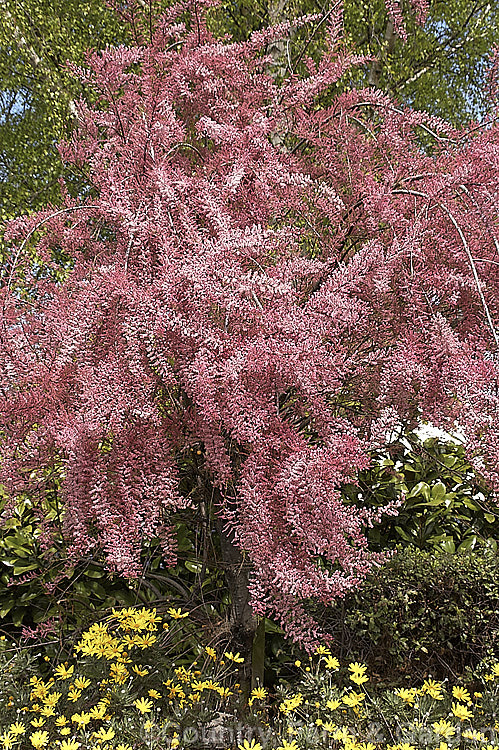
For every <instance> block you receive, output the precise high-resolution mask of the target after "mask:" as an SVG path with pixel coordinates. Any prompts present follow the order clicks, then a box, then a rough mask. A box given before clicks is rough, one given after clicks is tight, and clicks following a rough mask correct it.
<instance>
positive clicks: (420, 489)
mask: <svg viewBox="0 0 499 750" xmlns="http://www.w3.org/2000/svg"><path fill="white" fill-rule="evenodd" d="M417 495H423V497H424V499H425V500H429V499H430V488H429V486H428V485H427V484H426V482H418V483H417V484H416V485H414V487H413V488H412V490H411V491H410V492H409V494H408V495H407V497H408V498H410V497H416V496H417Z"/></svg>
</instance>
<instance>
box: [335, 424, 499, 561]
mask: <svg viewBox="0 0 499 750" xmlns="http://www.w3.org/2000/svg"><path fill="white" fill-rule="evenodd" d="M343 497H344V499H345V501H346V502H347V503H354V504H356V505H367V506H368V507H371V508H372V507H381V506H383V505H386V504H387V503H388V502H390V501H396V500H402V499H403V502H402V503H401V505H400V508H399V514H398V515H397V516H385V517H384V518H382V519H381V522H380V523H379V524H376V526H374V527H373V528H372V529H369V530H368V532H367V534H368V540H369V544H370V547H371V548H372V549H373V550H376V551H384V550H386V549H393V548H394V547H395V546H396V545H400V544H402V545H404V546H405V545H413V546H416V547H419V548H421V549H444V550H445V551H447V552H454V551H455V550H456V549H458V550H460V551H462V550H466V549H475V548H476V547H478V546H480V545H483V544H487V545H488V546H492V547H494V549H496V548H497V542H496V540H497V539H499V514H498V510H497V503H496V502H495V500H494V498H493V493H492V492H491V491H490V490H489V489H487V487H486V485H485V483H484V482H483V481H482V479H481V478H480V476H478V475H477V473H476V472H475V471H474V470H473V469H472V467H471V465H470V463H469V461H468V460H467V458H466V456H465V448H464V446H463V445H458V444H456V443H451V442H442V441H441V440H438V439H436V438H429V439H427V440H420V439H419V437H418V436H417V435H415V434H414V433H406V434H404V435H402V436H401V437H400V438H399V439H398V440H395V441H394V442H393V443H391V444H390V446H389V454H388V455H387V454H383V455H381V454H379V455H375V456H373V464H372V466H371V467H370V468H369V469H367V470H365V471H362V472H360V474H359V477H358V484H348V485H345V486H344V487H343Z"/></svg>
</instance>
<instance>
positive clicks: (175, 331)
mask: <svg viewBox="0 0 499 750" xmlns="http://www.w3.org/2000/svg"><path fill="white" fill-rule="evenodd" d="M177 10H178V9H172V10H171V11H170V12H169V13H167V14H166V15H165V16H164V17H163V18H162V20H161V22H160V23H159V24H158V25H157V28H156V30H155V32H154V36H153V39H152V42H151V43H150V44H144V45H143V46H138V47H135V48H124V47H118V48H116V49H108V50H107V51H105V52H104V53H100V54H93V55H90V56H89V58H88V68H87V69H85V70H83V69H82V70H78V71H76V72H77V73H78V75H79V76H80V77H81V78H82V80H83V81H84V83H85V85H86V86H88V87H91V89H92V91H93V92H94V99H93V101H94V103H93V104H92V105H90V104H89V103H87V102H85V101H81V102H80V104H79V128H78V131H77V132H76V134H75V136H74V138H73V139H72V141H71V142H70V143H67V144H64V145H63V146H62V147H61V153H62V155H63V157H64V158H65V159H66V160H67V161H68V162H69V163H71V164H73V165H74V168H78V169H83V170H85V172H86V174H87V177H88V182H89V190H88V195H87V196H86V197H80V198H79V199H77V200H76V199H74V198H71V197H70V196H69V195H66V199H65V200H66V202H65V205H64V207H63V208H60V209H57V210H56V209H54V208H48V209H47V210H46V211H45V212H44V213H42V214H39V215H37V216H35V217H29V218H22V219H19V220H17V221H16V222H14V223H13V224H12V225H11V227H10V229H9V237H10V239H11V241H12V243H13V244H14V246H15V248H17V249H16V250H15V254H14V256H13V261H12V265H11V267H10V269H9V270H8V274H7V276H6V283H5V285H4V287H3V289H2V310H3V314H2V326H1V345H0V357H1V368H0V372H1V375H0V377H1V386H2V391H1V399H0V420H1V430H2V435H3V440H2V446H1V481H2V482H4V483H5V484H6V486H7V487H8V489H9V492H10V495H11V498H12V499H13V500H15V498H16V497H17V496H18V495H19V494H20V493H22V492H24V491H26V490H27V489H29V491H30V493H31V494H32V495H33V493H36V492H38V493H40V494H42V495H43V492H44V491H45V490H46V487H47V483H48V482H49V481H50V473H49V472H47V468H50V467H55V466H57V467H60V469H61V471H62V476H63V481H62V488H61V491H62V499H63V502H64V507H65V516H64V522H65V526H66V531H67V533H68V534H69V535H70V537H71V539H72V547H71V549H70V551H71V553H72V554H73V555H82V554H86V553H87V552H88V551H89V550H92V549H95V548H102V549H103V550H104V553H105V556H106V558H107V562H108V565H109V566H110V568H111V569H115V570H117V571H119V572H122V573H124V574H126V575H134V574H136V573H137V572H138V570H139V568H138V560H139V552H140V547H141V543H142V540H143V539H144V538H146V539H147V538H150V537H151V536H153V535H156V536H160V537H161V538H162V543H163V549H164V554H165V558H166V560H167V561H168V562H170V563H173V561H174V559H175V539H174V534H173V530H172V524H171V519H172V517H173V515H174V514H175V511H176V510H178V509H179V508H192V509H195V508H196V507H197V508H199V507H202V508H203V512H205V513H208V514H209V515H211V514H213V525H214V528H216V529H217V532H218V534H219V538H220V547H221V551H222V555H223V557H224V560H225V562H226V564H227V566H228V583H229V587H230V590H231V594H232V600H233V609H234V617H235V619H236V620H237V621H238V624H239V625H240V627H241V628H242V629H243V631H244V632H247V633H249V634H251V635H252V633H253V630H254V621H253V620H252V619H251V618H252V611H253V612H255V613H257V614H260V615H263V614H269V615H272V616H274V617H276V618H277V619H278V620H279V621H280V622H281V623H282V625H283V626H284V628H285V629H286V631H287V633H288V634H290V635H291V636H292V637H294V638H295V639H297V640H299V641H301V642H302V643H304V644H305V645H309V644H311V643H312V642H313V641H314V638H316V636H317V629H316V628H315V625H314V624H313V622H312V621H311V620H310V619H309V618H308V616H307V614H306V611H305V608H304V603H306V601H307V600H308V599H311V598H317V599H319V600H320V601H322V602H325V603H327V602H330V601H331V600H332V598H333V597H336V596H341V595H342V594H343V593H344V592H345V591H346V590H348V589H349V588H350V587H352V586H355V585H357V584H358V582H359V581H360V580H361V578H362V577H363V576H364V574H365V573H366V571H368V570H369V568H370V567H371V566H372V564H373V562H375V561H376V558H373V556H371V555H369V553H368V551H367V548H366V541H365V538H364V536H363V534H362V529H363V527H365V525H368V524H371V523H373V522H375V520H376V518H375V517H374V515H373V514H370V512H369V511H368V510H359V509H355V508H352V507H347V506H345V505H343V504H342V502H341V500H340V493H339V488H340V487H341V485H342V483H344V482H346V481H351V480H352V479H353V478H354V477H355V474H356V472H357V471H358V470H360V469H362V468H363V467H366V466H367V465H368V464H369V455H370V451H371V450H373V449H379V447H380V446H382V445H383V444H384V443H385V442H386V441H387V440H388V439H389V433H390V430H391V429H392V428H393V427H394V426H395V425H398V424H401V423H403V424H407V425H409V426H411V425H412V426H414V425H416V424H417V423H418V422H419V421H420V420H421V419H427V420H431V421H432V422H433V423H434V424H436V425H438V426H440V427H442V428H449V427H450V426H452V425H453V424H454V423H455V421H456V420H457V421H458V423H459V427H460V429H461V431H462V432H463V433H464V434H465V435H466V438H467V441H468V448H469V452H470V456H471V457H472V458H473V459H474V461H475V465H476V466H477V467H479V469H480V470H481V471H482V472H483V474H484V475H485V476H487V478H488V479H489V481H490V482H492V483H494V484H497V482H498V480H499V472H498V469H497V452H498V445H499V428H498V425H499V422H498V419H497V417H498V397H497V374H498V364H497V359H496V350H497V343H498V340H497V333H496V331H495V327H494V321H495V320H497V315H498V310H497V305H498V299H499V298H498V294H497V292H498V287H499V258H498V257H497V250H498V248H499V245H498V232H497V208H498V206H497V200H498V187H499V161H498V159H497V153H498V148H499V132H498V130H497V127H496V126H495V125H494V124H493V123H483V124H482V126H480V127H479V126H474V127H470V128H468V129H467V130H462V131H457V130H454V129H452V128H451V127H450V126H448V125H446V123H444V122H442V121H439V120H437V119H435V118H431V117H429V116H425V115H424V114H421V113H414V112H412V111H410V110H407V109H404V110H401V109H399V108H398V107H397V106H396V104H394V103H393V101H391V100H390V99H389V98H387V97H386V96H384V95H381V94H380V93H379V92H374V91H373V90H371V89H366V90H362V91H349V92H346V93H343V94H341V95H340V96H338V97H336V98H334V97H333V98H331V96H330V95H329V92H330V87H332V86H334V84H335V82H336V81H338V80H339V78H340V77H341V76H342V74H343V73H344V72H345V71H346V70H348V69H349V68H350V67H351V66H352V65H354V64H363V63H364V62H366V61H365V60H364V59H362V58H355V57H352V56H351V55H348V54H347V53H346V52H344V51H343V50H342V48H341V45H340V44H339V42H338V34H337V29H338V26H339V22H340V19H339V17H337V18H335V19H333V21H332V24H331V29H330V46H329V51H328V52H327V54H325V55H324V56H323V58H322V59H321V61H320V62H319V63H318V64H315V63H314V62H313V61H312V60H310V59H306V57H305V55H303V56H302V60H300V63H304V66H305V67H304V70H300V69H298V70H297V72H289V74H288V75H287V76H286V77H285V79H284V81H283V82H282V83H276V81H275V80H273V78H272V76H271V75H270V74H269V72H268V71H269V60H268V58H266V57H265V56H264V55H262V52H261V51H262V49H263V48H264V47H265V44H266V43H268V42H269V41H270V40H271V39H272V38H279V37H282V35H283V33H284V32H285V31H286V29H285V28H284V27H283V26H281V27H279V28H277V29H275V30H273V31H266V32H258V33H254V34H253V35H252V36H251V38H250V39H249V41H248V42H245V43H240V44H233V43H231V42H230V41H227V40H223V41H218V40H216V39H213V38H211V37H210V35H209V33H208V32H207V30H206V28H205V26H204V23H203V19H202V18H200V17H199V16H198V15H197V11H196V8H195V6H194V9H193V11H192V28H186V26H185V25H184V24H183V23H180V22H178V21H177V20H176V13H177ZM326 94H328V101H329V102H330V103H329V104H327V105H323V106H321V102H323V101H324V97H325V95H326ZM28 250H29V252H28ZM33 253H34V255H33ZM17 278H19V279H22V280H23V284H24V288H21V284H20V283H16V279H17ZM61 278H62V280H61ZM26 280H28V281H29V283H28V285H27V287H26V283H27V282H26ZM186 467H188V469H187V468H186ZM383 510H384V511H385V512H396V509H395V508H392V507H386V508H384V509H383ZM241 554H244V559H242V557H241ZM243 563H246V565H243ZM247 567H249V568H250V571H251V572H250V576H249V580H248V578H247V576H246V575H244V574H241V573H239V575H238V573H237V570H240V569H242V568H244V569H246V568H247ZM248 591H249V594H250V597H251V599H250V604H251V608H252V609H251V608H249V606H248Z"/></svg>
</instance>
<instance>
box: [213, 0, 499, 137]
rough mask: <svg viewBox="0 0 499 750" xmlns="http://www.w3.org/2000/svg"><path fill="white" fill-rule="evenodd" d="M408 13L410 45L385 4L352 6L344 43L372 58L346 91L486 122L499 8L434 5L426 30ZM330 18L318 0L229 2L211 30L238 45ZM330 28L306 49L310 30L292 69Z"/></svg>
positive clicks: (355, 2)
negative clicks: (370, 91)
mask: <svg viewBox="0 0 499 750" xmlns="http://www.w3.org/2000/svg"><path fill="white" fill-rule="evenodd" d="M403 6H404V18H405V22H406V27H407V40H403V39H402V38H401V37H400V36H398V35H397V34H396V33H392V27H391V25H390V24H389V18H388V14H387V11H386V5H385V2H384V0H368V1H367V2H365V1H364V0H345V5H344V23H345V39H346V41H347V43H348V44H349V45H351V46H353V47H354V49H355V50H356V51H357V52H359V53H362V54H366V55H370V56H372V58H373V62H372V63H368V64H367V65H365V66H363V67H362V68H361V69H359V70H358V71H357V72H356V73H355V74H353V76H352V77H351V78H349V79H345V85H347V86H348V85H353V84H355V85H360V86H363V85H375V86H376V87H378V88H380V89H382V90H383V91H386V92H387V93H390V94H392V95H393V96H394V97H395V98H396V99H398V101H399V102H401V103H405V104H410V105H411V106H414V107H415V108H416V109H420V110H425V111H427V112H431V113H432V114H435V115H438V116H440V117H443V118H445V119H447V120H449V121H450V122H452V123H464V122H466V121H468V120H469V119H474V118H477V117H479V116H481V115H483V113H484V112H485V111H486V110H487V109H488V107H489V106H490V102H488V101H487V87H486V86H485V85H484V83H485V72H486V70H487V66H488V62H489V56H490V53H491V51H492V49H493V48H494V47H495V45H496V44H497V38H498V34H499V6H498V5H497V3H480V2H475V3H471V4H470V3H468V2H466V0H433V2H432V3H431V5H430V8H431V10H430V14H429V17H428V19H427V21H426V23H425V25H424V27H421V26H419V25H418V23H417V20H416V17H415V14H414V13H413V12H412V11H411V10H410V7H409V3H403ZM331 10H332V8H331V6H328V5H324V4H323V3H321V2H319V0H288V2H286V3H278V2H275V1H274V2H267V0H223V2H222V4H221V6H220V8H219V9H215V10H214V11H213V13H212V18H213V20H212V23H213V26H214V28H215V30H216V31H218V32H221V31H227V30H228V31H229V32H230V33H231V34H234V36H235V37H236V38H237V39H246V38H247V37H248V35H249V33H250V32H251V31H253V30H254V29H261V28H264V27H266V26H267V25H268V24H270V23H271V22H272V21H274V22H275V21H283V20H286V19H290V18H296V17H297V16H300V15H304V14H307V13H318V14H320V15H321V16H323V15H324V14H325V13H326V12H327V13H329V12H330V11H331ZM317 23H318V22H316V25H317ZM309 28H310V27H309ZM311 28H314V24H312V27H311ZM325 28H326V24H322V25H321V28H318V29H317V31H314V36H313V40H312V42H311V43H308V42H307V41H306V40H307V37H308V36H310V33H309V31H308V30H307V33H303V32H301V31H299V32H296V33H294V34H293V40H292V41H293V43H292V45H291V56H290V58H289V60H290V61H291V67H293V65H294V64H295V63H296V62H297V60H298V58H299V57H300V55H301V51H302V49H303V46H304V44H307V49H306V53H307V55H312V56H314V55H315V52H316V51H317V49H318V48H319V47H320V46H321V45H322V44H323V42H324V36H323V32H324V30H325ZM284 46H285V45H284ZM288 71H289V68H288Z"/></svg>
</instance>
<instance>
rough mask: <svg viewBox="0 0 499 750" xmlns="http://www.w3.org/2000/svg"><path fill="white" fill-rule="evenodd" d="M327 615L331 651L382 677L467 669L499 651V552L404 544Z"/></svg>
mask: <svg viewBox="0 0 499 750" xmlns="http://www.w3.org/2000/svg"><path fill="white" fill-rule="evenodd" d="M323 618H324V623H325V625H326V627H327V629H328V631H329V632H330V633H331V634H332V636H333V638H334V641H333V645H332V647H333V650H334V652H335V653H336V654H338V655H339V656H340V657H342V656H343V655H345V654H348V655H349V656H351V657H352V658H355V659H365V660H367V662H368V663H369V664H370V666H371V667H372V669H373V670H374V671H375V672H376V673H378V675H380V676H381V677H382V678H384V679H395V677H394V675H405V676H406V679H407V680H409V681H414V680H418V679H421V678H424V677H426V676H427V675H428V674H433V675H435V676H444V675H446V674H450V673H455V674H463V672H464V671H465V669H466V668H467V667H468V666H473V665H476V664H477V663H478V662H479V661H480V660H482V659H484V658H485V657H487V656H493V655H494V654H496V653H497V652H498V649H499V558H498V557H497V555H496V554H495V552H494V550H491V549H481V550H478V551H471V550H465V551H463V552H456V553H455V554H450V553H447V552H445V551H443V550H440V551H438V550H437V549H434V550H432V551H428V550H426V551H425V550H420V549H418V548H415V547H406V548H400V549H399V551H398V552H397V553H396V554H395V555H394V556H393V557H392V559H391V560H389V561H388V562H387V563H386V564H385V565H384V566H382V567H381V568H379V569H377V570H376V571H374V572H373V573H371V574H370V575H369V576H368V578H367V579H366V581H365V582H364V584H363V585H362V586H361V588H360V589H358V590H357V591H355V592H352V593H349V594H348V595H347V596H346V597H345V599H344V600H342V601H338V603H337V604H336V606H334V607H332V608H330V609H328V610H327V611H325V612H324V614H323Z"/></svg>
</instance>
